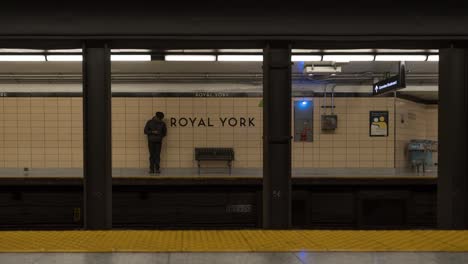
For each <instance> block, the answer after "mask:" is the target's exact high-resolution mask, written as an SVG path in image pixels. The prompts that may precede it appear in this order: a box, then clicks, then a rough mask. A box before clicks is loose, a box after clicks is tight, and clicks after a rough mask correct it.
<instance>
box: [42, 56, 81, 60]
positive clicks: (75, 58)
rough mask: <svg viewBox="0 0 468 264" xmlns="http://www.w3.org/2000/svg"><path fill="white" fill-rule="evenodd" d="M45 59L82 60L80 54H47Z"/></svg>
mask: <svg viewBox="0 0 468 264" xmlns="http://www.w3.org/2000/svg"><path fill="white" fill-rule="evenodd" d="M47 61H83V56H81V55H47Z"/></svg>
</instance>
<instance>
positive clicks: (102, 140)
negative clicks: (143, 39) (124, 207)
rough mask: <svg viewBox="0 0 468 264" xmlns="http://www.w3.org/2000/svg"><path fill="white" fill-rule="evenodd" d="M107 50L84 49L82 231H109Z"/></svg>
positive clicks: (94, 46) (104, 47)
mask: <svg viewBox="0 0 468 264" xmlns="http://www.w3.org/2000/svg"><path fill="white" fill-rule="evenodd" d="M110 65H111V63H110V49H109V47H108V46H107V44H106V43H103V42H89V43H86V44H85V47H84V49H83V154H84V164H83V166H84V225H85V229H111V228H112V163H111V162H112V149H111V142H112V139H111V136H112V134H111V66H110Z"/></svg>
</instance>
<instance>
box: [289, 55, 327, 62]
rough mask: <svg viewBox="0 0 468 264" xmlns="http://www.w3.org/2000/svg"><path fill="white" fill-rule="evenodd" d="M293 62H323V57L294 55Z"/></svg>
mask: <svg viewBox="0 0 468 264" xmlns="http://www.w3.org/2000/svg"><path fill="white" fill-rule="evenodd" d="M291 61H322V56H321V55H292V56H291Z"/></svg>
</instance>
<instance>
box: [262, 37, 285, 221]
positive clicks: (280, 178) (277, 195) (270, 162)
mask: <svg viewBox="0 0 468 264" xmlns="http://www.w3.org/2000/svg"><path fill="white" fill-rule="evenodd" d="M263 227H264V228H267V229H287V228H290V227H291V48H290V45H289V44H288V43H283V42H279V43H278V42H273V43H269V44H268V45H267V47H266V48H265V49H264V51H263Z"/></svg>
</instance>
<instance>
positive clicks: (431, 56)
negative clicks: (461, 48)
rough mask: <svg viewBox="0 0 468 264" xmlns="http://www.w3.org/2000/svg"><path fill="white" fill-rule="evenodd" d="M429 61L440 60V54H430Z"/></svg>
mask: <svg viewBox="0 0 468 264" xmlns="http://www.w3.org/2000/svg"><path fill="white" fill-rule="evenodd" d="M427 61H439V55H429V56H428V57H427Z"/></svg>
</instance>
